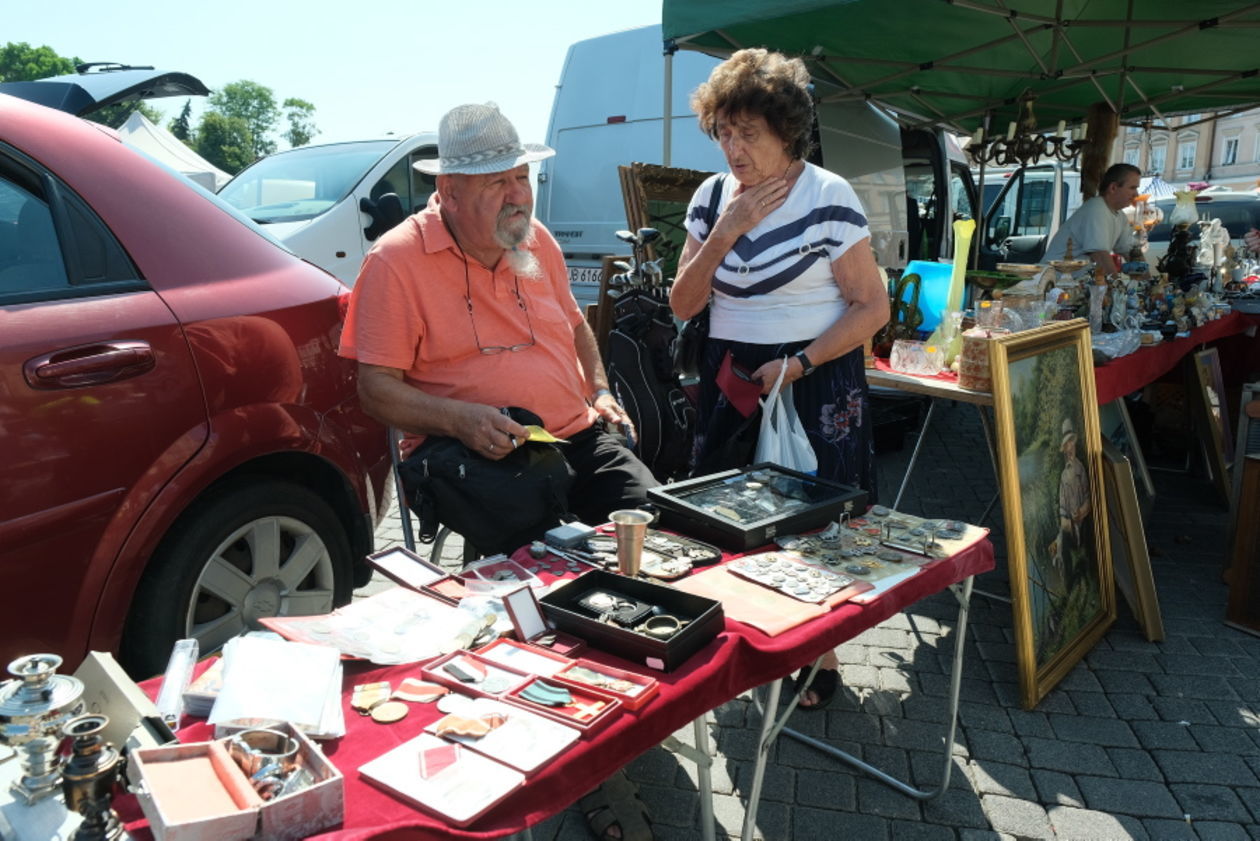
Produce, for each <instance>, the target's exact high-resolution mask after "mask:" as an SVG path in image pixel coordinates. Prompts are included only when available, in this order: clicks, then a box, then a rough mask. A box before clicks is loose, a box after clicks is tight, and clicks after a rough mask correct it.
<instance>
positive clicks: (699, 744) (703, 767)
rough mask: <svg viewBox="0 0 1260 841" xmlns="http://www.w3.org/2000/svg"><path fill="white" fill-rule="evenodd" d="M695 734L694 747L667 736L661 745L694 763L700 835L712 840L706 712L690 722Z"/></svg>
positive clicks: (713, 833)
mask: <svg viewBox="0 0 1260 841" xmlns="http://www.w3.org/2000/svg"><path fill="white" fill-rule="evenodd" d="M691 727H692V731H693V733H694V734H695V740H696V744H695V747H692V746H691V745H688V744H684V743H683V742H680V741H678V740H677V739H676V738H674V737H673V736H668V737H667V738H666V739H665V740H664V741H663V742H661V745H662V746H663V747H664V748H665V749H666V750H669V751H673V752H674V753H677V754H680V755H682V756H685V757H686V758H687V759H690V760H691V761H692V762H694V763H696V788H697V789H699V793H700V837H701V838H702V839H703V841H714V838H716V837H717V830H716V829H715V824H714V823H713V774H712V772H711V771H710V769H711V768H712V767H713V756H712V755H711V754H710V753H709V722H708V714H707V713H706V714H705V715H702V716H700V717H699V718H697V719H695V720H694V721H692V722H691Z"/></svg>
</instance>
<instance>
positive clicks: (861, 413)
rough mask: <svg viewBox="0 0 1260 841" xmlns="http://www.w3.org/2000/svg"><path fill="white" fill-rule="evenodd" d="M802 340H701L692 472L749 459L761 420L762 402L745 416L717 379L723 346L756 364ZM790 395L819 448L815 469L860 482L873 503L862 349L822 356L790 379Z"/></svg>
mask: <svg viewBox="0 0 1260 841" xmlns="http://www.w3.org/2000/svg"><path fill="white" fill-rule="evenodd" d="M808 344H809V342H786V343H784V344H778V345H758V344H749V343H747V342H735V341H731V340H729V339H712V338H711V339H709V340H708V341H707V342H706V343H705V349H704V356H703V362H702V365H701V369H700V401H699V406H698V411H697V418H696V436H695V443H694V446H693V451H692V455H693V461H692V463H693V464H694V465H695V469H696V471H697V472H703V473H709V472H715V471H717V470H722V469H727V468H731V467H742V466H743V465H744V464H746V463H747V462H748V460H749V459H751V455H752V447H753V446H755V442H756V440H757V433H758V432H759V431H760V428H761V411H760V410H758V411H757V412H755V413H754V414H753V416H752V418H751V419H745V418H744V416H743V415H741V414H740V413H739V410H737V409H736V408H735V407H734V406H732V405H731V404H730V402H729V401H728V400H727V399H726V396H725V395H724V394H722V392H721V390H720V389H719V388H718V387H717V371H718V368H719V367H720V366H721V364H722V360H723V358H725V356H726V352H727V351H728V350H729V351H731V353H732V355H733V356H734V358H735V362H736V363H738V364H739V365H741V366H743V367H744V368H746V369H747V370H749V371H755V370H756V369H757V368H759V367H761V366H762V365H763V364H765V363H766V362H768V361H769V360H771V359H776V358H777V359H782V358H783V357H785V356H791V355H792V354H794V353H796V352H797V351H798V350H800V349H801V348H803V347H805V346H806V345H808ZM792 400H793V402H794V403H795V404H796V411H797V414H798V415H800V419H801V425H802V426H804V427H805V432H806V433H807V434H808V435H809V441H810V444H812V445H813V447H814V453H815V454H816V455H817V456H818V475H819V476H820V477H822V478H824V479H831V480H833V481H836V482H840V483H842V484H845V485H850V486H852V487H856V488H861V489H863V490H865V491H866V492H867V495H868V497H869V501H870V502H871V503H874V502H875V497H876V481H875V475H876V474H875V446H874V438H873V435H872V430H871V406H870V389H869V388H868V386H867V384H866V369H865V367H864V365H863V362H862V349H861V348H860V347H859V348H855V349H853V350H852V351H850V352H849V353H847V354H845V355H844V356H841V357H840V358H839V359H833V360H831V361H830V362H825V363H823V364H822V365H819V366H818V367H817V368H816V369H815V370H814V373H812V374H810V375H809V376H808V377H802V378H801V379H799V380H797V381H796V382H794V383H793V384H792ZM741 443H742V445H743V446H741ZM724 462H725V463H724Z"/></svg>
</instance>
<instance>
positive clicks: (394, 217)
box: [219, 132, 437, 286]
mask: <svg viewBox="0 0 1260 841" xmlns="http://www.w3.org/2000/svg"><path fill="white" fill-rule="evenodd" d="M435 157H437V135H436V134H434V133H432V132H429V133H424V134H413V135H410V136H407V137H403V138H401V139H400V138H397V137H387V138H381V139H378V140H360V141H355V142H352V143H326V144H322V145H319V146H302V147H299V148H297V149H290V150H288V151H287V152H277V153H276V154H274V155H269V156H267V157H265V158H263V159H261V160H259V161H256V162H255V163H253V164H252V165H250V166H249V167H247V168H246V169H244V170H241V172H240V173H239V174H238V175H237V176H236V177H235V178H233V179H232V180H231V181H229V182H228V183H227V184H225V185H223V189H222V190H220V191H219V195H220V196H221V197H222V198H223V199H224V200H225V201H227V202H228V204H231V205H232V206H234V207H236V208H237V209H238V210H240V211H241V212H242V213H244V214H245V215H247V216H249V217H250V218H252V219H253V220H254V221H255V222H258V223H259V224H262V225H265V226H266V227H267V230H268V232H269V233H271V234H272V235H274V236H275V237H276V238H277V239H279V240H280V241H281V242H283V243H284V244H285V245H286V246H288V247H289V249H290V250H292V251H293V252H294V253H295V254H297V255H298V256H300V257H303V258H304V259H306V260H309V261H310V262H312V263H314V264H315V265H317V266H319V267H320V268H322V269H324V270H325V271H328V272H329V273H331V274H334V275H336V276H337V278H338V279H339V280H341V282H342V283H344V284H346V285H347V286H350V285H353V283H354V280H355V278H356V277H357V276H358V274H359V265H360V264H361V263H362V262H363V256H364V255H365V254H367V252H368V249H369V248H371V247H372V243H373V242H375V241H376V239H377V238H378V237H379V236H380V235H381V234H383V233H385V231H388V230H389V229H390V228H392V227H393V226H394V225H396V224H398V223H399V222H401V221H402V220H403V219H405V218H406V217H407V216H410V215H411V214H412V213H415V212H416V211H417V210H420V209H421V208H423V207H424V206H425V204H427V203H428V201H429V196H430V195H432V193H433V190H434V188H435V183H434V179H433V176H431V175H425V174H423V173H421V172H418V171H417V170H415V169H413V168H412V166H411V165H412V164H413V163H415V162H416V161H419V160H423V159H425V158H435Z"/></svg>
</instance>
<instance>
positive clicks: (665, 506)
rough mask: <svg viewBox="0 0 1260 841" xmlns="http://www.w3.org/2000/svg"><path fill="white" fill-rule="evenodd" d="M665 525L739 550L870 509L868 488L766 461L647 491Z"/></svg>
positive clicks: (821, 525)
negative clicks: (810, 474) (867, 505)
mask: <svg viewBox="0 0 1260 841" xmlns="http://www.w3.org/2000/svg"><path fill="white" fill-rule="evenodd" d="M647 493H648V499H649V500H650V501H651V502H653V503H655V505H656V506H657V508H659V509H660V511H661V521H662V524H663V525H666V526H668V527H670V528H673V529H676V530H677V531H679V532H681V533H682V534H685V535H689V536H692V537H698V538H701V539H703V540H710V541H712V542H714V543H716V544H718V545H719V546H725V547H726V548H728V549H733V550H735V551H739V552H746V551H748V550H749V549H755V548H756V547H758V546H765V545H766V544H767V543H770V542H772V541H773V540H774V538H775V537H776V536H777V535H783V534H800V533H801V532H806V531H810V530H811V529H818V528H822V527H823V526H825V525H827V524H828V523H829V522H832V521H833V520H838V519H839V518H840V515H841V514H844V513H848V514H850V515H853V514H857V513H860V512H862V511H865V510H866V491H863V490H859V489H858V488H852V487H849V486H848V485H842V484H840V483H839V482H832V481H830V480H828V479H819V478H818V477H817V476H809V475H807V474H805V473H798V472H797V471H795V470H789V469H787V468H786V467H780V466H779V465H777V464H771V463H769V462H763V463H761V464H754V465H753V466H752V467H745V468H743V469H741V470H724V471H722V472H721V473H713V474H710V475H708V476H698V477H696V478H695V479H687V480H685V481H682V482H674V483H672V484H669V485H661V486H660V487H658V488H651V489H649V490H648V492H647Z"/></svg>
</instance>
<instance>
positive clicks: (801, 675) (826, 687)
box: [792, 666, 840, 713]
mask: <svg viewBox="0 0 1260 841" xmlns="http://www.w3.org/2000/svg"><path fill="white" fill-rule="evenodd" d="M809 669H810V667H809V666H806V667H805V668H803V669H801V670H800V671H799V672H797V673H796V678H795V680H793V681H792V691H793V692H794V693H799V692H800V691H801V686H803V685H804V683H805V679H806V678H808V677H809ZM839 685H840V672H839V671H837V670H836V669H819V670H818V674H816V675H814V680H813V682H811V683H810V685H809V688H808V689H806V690H805V692H806V694H805V695H802V696H801V699H800V700H799V701H797V702H796V708H797V709H798V710H803V711H805V712H809V713H812V712H815V711H816V710H821V709H823V708H824V707H826V706H827V705H828V704H830V703H831V699H832V698H834V697H835V695H836V687H838V686H839ZM810 692H813V693H814V694H815V695H816V696H818V702H817V703H815V704H807V703H805V699H806V697H807V696H808V693H810Z"/></svg>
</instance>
